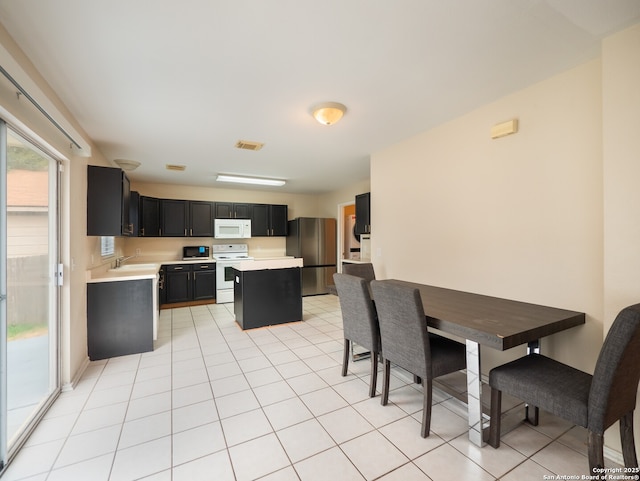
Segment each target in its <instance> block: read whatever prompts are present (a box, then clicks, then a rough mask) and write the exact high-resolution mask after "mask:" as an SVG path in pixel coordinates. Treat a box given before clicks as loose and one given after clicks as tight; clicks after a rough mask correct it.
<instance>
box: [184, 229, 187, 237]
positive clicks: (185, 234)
mask: <svg viewBox="0 0 640 481" xmlns="http://www.w3.org/2000/svg"><path fill="white" fill-rule="evenodd" d="M184 236H185V237H187V229H185V230H184Z"/></svg>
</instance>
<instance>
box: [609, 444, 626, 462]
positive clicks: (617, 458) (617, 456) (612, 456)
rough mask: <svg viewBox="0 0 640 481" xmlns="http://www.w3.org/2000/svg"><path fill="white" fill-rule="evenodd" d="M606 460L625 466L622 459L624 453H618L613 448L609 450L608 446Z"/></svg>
mask: <svg viewBox="0 0 640 481" xmlns="http://www.w3.org/2000/svg"><path fill="white" fill-rule="evenodd" d="M604 458H605V459H608V460H609V461H613V462H614V463H616V464H618V465H620V466H624V458H623V457H622V452H620V451H617V450H615V449H613V448H609V447H607V446H605V447H604ZM605 464H606V463H605Z"/></svg>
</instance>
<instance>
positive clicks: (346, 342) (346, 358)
mask: <svg viewBox="0 0 640 481" xmlns="http://www.w3.org/2000/svg"><path fill="white" fill-rule="evenodd" d="M348 367H349V339H347V338H345V340H344V353H343V355H342V377H344V376H346V375H347V368H348Z"/></svg>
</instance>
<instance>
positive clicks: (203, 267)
mask: <svg viewBox="0 0 640 481" xmlns="http://www.w3.org/2000/svg"><path fill="white" fill-rule="evenodd" d="M208 268H209V266H200V269H208Z"/></svg>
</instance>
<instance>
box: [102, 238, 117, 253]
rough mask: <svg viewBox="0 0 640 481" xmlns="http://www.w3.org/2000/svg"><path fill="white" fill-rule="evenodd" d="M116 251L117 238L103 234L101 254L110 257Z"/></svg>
mask: <svg viewBox="0 0 640 481" xmlns="http://www.w3.org/2000/svg"><path fill="white" fill-rule="evenodd" d="M115 253H116V238H115V237H113V236H102V237H101V238H100V255H101V256H102V257H110V256H112V255H114V254H115Z"/></svg>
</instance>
